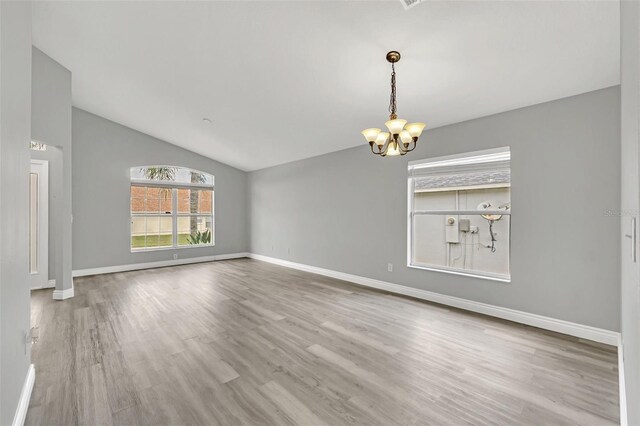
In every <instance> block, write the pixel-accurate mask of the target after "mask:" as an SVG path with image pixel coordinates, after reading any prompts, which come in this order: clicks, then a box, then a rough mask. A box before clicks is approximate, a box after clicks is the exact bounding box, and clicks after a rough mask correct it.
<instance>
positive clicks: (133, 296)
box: [26, 259, 619, 425]
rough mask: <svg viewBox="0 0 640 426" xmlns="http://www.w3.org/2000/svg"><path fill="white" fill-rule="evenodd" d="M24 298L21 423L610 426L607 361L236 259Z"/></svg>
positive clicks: (591, 347)
mask: <svg viewBox="0 0 640 426" xmlns="http://www.w3.org/2000/svg"><path fill="white" fill-rule="evenodd" d="M75 294H76V296H75V297H74V298H73V299H69V300H66V301H64V302H56V301H54V300H52V299H51V290H39V291H36V292H34V293H33V296H32V324H33V326H34V336H35V338H36V339H37V343H35V344H34V345H33V352H32V360H33V362H34V364H35V367H36V383H35V388H34V390H33V395H32V398H31V404H30V406H29V411H28V414H27V419H26V424H27V425H32V424H47V425H74V424H83V425H98V424H120V425H135V424H150V425H164V424H166V425H169V424H171V425H178V424H189V425H194V424H207V425H210V424H233V425H236V424H301V425H316V424H330V425H340V424H362V425H376V424H377V425H392V424H434V425H445V424H452V425H462V424H474V425H481V424H508V425H514V424H554V425H557V424H585V425H600V424H616V423H618V419H619V409H618V373H617V354H616V350H615V348H613V347H609V346H605V345H600V344H596V343H589V342H585V341H580V340H579V339H575V338H572V337H567V336H564V335H560V334H556V333H552V332H545V331H542V330H539V329H535V328H532V327H527V326H522V325H518V324H515V323H510V322H507V321H502V320H498V319H493V318H490V317H486V316H482V315H476V314H472V313H468V312H464V311H460V310H456V309H450V308H447V307H444V306H440V305H436V304H431V303H425V302H422V301H417V300H413V299H410V298H406V297H401V296H395V295H391V294H386V293H383V292H378V291H373V290H369V289H366V288H362V287H358V286H355V285H351V284H349V283H346V282H342V281H339V280H334V279H330V278H326V277H322V276H318V275H313V274H309V273H305V272H300V271H295V270H292V269H287V268H283V267H279V266H275V265H271V264H268V263H263V262H260V261H256V260H249V259H238V260H230V261H222V262H213V263H203V264H197V265H188V266H178V267H171V268H162V269H152V270H146V271H136V272H127V273H117V274H110V275H99V276H93V277H85V278H77V279H75Z"/></svg>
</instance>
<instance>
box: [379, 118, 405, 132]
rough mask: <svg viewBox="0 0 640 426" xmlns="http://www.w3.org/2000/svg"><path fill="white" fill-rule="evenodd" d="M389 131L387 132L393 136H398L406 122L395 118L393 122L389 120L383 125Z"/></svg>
mask: <svg viewBox="0 0 640 426" xmlns="http://www.w3.org/2000/svg"><path fill="white" fill-rule="evenodd" d="M384 124H385V126H387V129H389V132H390V133H391V134H392V135H393V136H396V135H399V134H400V132H401V131H402V129H404V125H405V124H407V120H403V119H401V118H396V119H395V120H389V121H387V122H386V123H384Z"/></svg>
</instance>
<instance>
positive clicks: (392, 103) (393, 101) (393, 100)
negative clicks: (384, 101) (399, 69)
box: [389, 63, 396, 119]
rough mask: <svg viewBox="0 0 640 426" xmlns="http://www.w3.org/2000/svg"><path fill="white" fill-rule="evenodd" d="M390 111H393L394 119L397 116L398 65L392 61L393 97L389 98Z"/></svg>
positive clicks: (392, 116)
mask: <svg viewBox="0 0 640 426" xmlns="http://www.w3.org/2000/svg"><path fill="white" fill-rule="evenodd" d="M389 113H391V118H392V119H395V118H396V117H395V115H396V67H395V64H394V63H391V99H390V100H389Z"/></svg>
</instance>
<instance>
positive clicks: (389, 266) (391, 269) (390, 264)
mask: <svg viewBox="0 0 640 426" xmlns="http://www.w3.org/2000/svg"><path fill="white" fill-rule="evenodd" d="M387 271H389V272H393V263H387Z"/></svg>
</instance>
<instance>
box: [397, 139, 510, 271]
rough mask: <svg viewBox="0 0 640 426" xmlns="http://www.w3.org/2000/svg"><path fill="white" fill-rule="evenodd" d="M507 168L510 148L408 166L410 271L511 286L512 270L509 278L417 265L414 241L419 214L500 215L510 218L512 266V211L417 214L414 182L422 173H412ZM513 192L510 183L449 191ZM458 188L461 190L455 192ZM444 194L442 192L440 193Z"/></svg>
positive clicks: (432, 265)
mask: <svg viewBox="0 0 640 426" xmlns="http://www.w3.org/2000/svg"><path fill="white" fill-rule="evenodd" d="M505 165H508V166H509V169H510V168H511V151H510V147H501V148H494V149H487V150H482V151H473V152H465V153H460V154H454V155H447V156H442V157H434V158H429V159H424V160H417V161H410V162H409V163H408V165H407V267H408V268H413V269H421V270H426V271H434V272H443V273H446V274H452V275H460V276H466V277H472V278H480V279H485V280H490V281H498V282H503V283H510V282H511V268H509V274H508V275H507V274H497V273H493V272H481V271H470V270H465V269H462V268H455V267H449V266H443V265H434V264H426V263H421V262H415V261H414V260H413V258H414V256H413V255H414V252H415V241H414V238H413V230H414V217H415V216H416V213H417V214H419V215H423V214H432V215H451V216H454V215H455V216H459V215H467V216H468V215H481V214H500V215H503V216H508V217H509V253H508V259H509V266H510V265H511V209H509V210H506V211H503V210H500V211H482V212H481V211H478V210H459V209H458V210H456V209H447V210H436V209H433V210H419V211H415V210H414V203H415V178H416V177H419V176H420V174H419V173H415V172H413V171H414V170H416V169H420V168H432V169H434V170H438V169H439V170H441V172H444V171H447V170H458V171H480V170H489V169H492V168H496V167H499V166H502V167H505ZM504 187H509V188H511V179H509V183H508V184H505V183H501V184H496V185H475V186H468V187H452V188H451V189H448V190H450V191H460V190H465V189H466V190H472V189H486V188H504ZM455 188H459V189H455ZM441 190H443V189H441ZM509 200H511V193H510V194H509Z"/></svg>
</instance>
